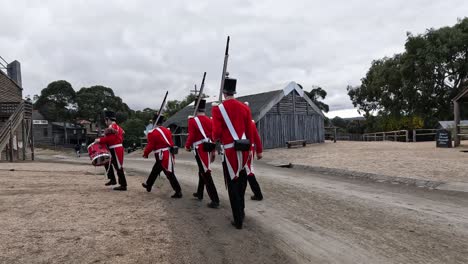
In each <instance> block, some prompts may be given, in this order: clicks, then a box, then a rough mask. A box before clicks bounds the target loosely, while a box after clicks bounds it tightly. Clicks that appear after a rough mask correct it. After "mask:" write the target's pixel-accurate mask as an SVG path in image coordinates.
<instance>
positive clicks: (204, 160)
mask: <svg viewBox="0 0 468 264" xmlns="http://www.w3.org/2000/svg"><path fill="white" fill-rule="evenodd" d="M205 105H206V101H205V100H203V99H202V100H200V103H199V106H198V109H197V116H196V117H193V116H189V119H188V134H189V135H188V138H187V142H186V143H185V149H186V150H187V151H193V153H194V154H195V160H196V161H197V164H198V189H197V192H196V193H194V194H193V196H194V197H196V198H198V199H199V200H202V199H203V189H204V186H206V192H207V193H208V196H209V197H210V199H211V202H210V203H209V204H208V207H210V208H218V207H219V197H218V192H217V191H216V186H215V184H214V182H213V178H212V177H211V168H210V165H211V159H212V155H215V153H214V150H215V149H214V146H215V145H214V144H213V143H212V139H211V137H212V133H211V118H209V117H208V116H206V115H205Z"/></svg>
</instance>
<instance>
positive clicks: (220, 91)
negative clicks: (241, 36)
mask: <svg viewBox="0 0 468 264" xmlns="http://www.w3.org/2000/svg"><path fill="white" fill-rule="evenodd" d="M229 40H230V37H229V36H228V37H227V42H226V51H225V52H224V64H223V74H222V75H221V88H220V90H219V98H218V101H219V103H221V102H222V101H223V87H224V80H225V79H226V70H227V63H228V58H229Z"/></svg>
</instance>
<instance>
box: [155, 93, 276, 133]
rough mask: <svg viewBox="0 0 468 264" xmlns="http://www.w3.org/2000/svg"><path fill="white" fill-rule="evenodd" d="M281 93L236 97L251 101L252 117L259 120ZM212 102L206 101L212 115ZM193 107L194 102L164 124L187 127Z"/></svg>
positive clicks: (207, 111)
mask: <svg viewBox="0 0 468 264" xmlns="http://www.w3.org/2000/svg"><path fill="white" fill-rule="evenodd" d="M281 93H283V90H276V91H270V92H265V93H259V94H252V95H246V96H241V97H237V98H236V99H237V100H239V101H241V102H248V103H249V107H250V109H251V111H252V117H253V119H254V120H256V121H257V118H258V115H259V114H260V111H261V110H262V109H263V108H264V107H266V105H267V104H268V103H269V102H271V101H272V100H273V99H274V98H275V97H277V96H279V95H280V94H281ZM211 104H212V103H209V102H207V103H206V114H207V115H209V116H211ZM193 107H194V106H193V104H192V105H188V106H186V107H185V108H184V109H182V110H180V111H179V112H177V113H175V114H174V115H173V116H171V117H170V118H169V119H168V120H167V121H166V122H164V126H170V125H176V126H178V127H187V118H188V116H189V115H193V110H194V109H193Z"/></svg>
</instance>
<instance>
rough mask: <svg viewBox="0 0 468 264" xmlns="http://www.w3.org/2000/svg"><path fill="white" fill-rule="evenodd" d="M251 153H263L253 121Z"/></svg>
mask: <svg viewBox="0 0 468 264" xmlns="http://www.w3.org/2000/svg"><path fill="white" fill-rule="evenodd" d="M252 139H253V142H252V151H253V152H254V153H257V154H258V153H262V152H263V145H262V140H261V139H260V134H258V130H257V126H256V125H255V121H254V120H252Z"/></svg>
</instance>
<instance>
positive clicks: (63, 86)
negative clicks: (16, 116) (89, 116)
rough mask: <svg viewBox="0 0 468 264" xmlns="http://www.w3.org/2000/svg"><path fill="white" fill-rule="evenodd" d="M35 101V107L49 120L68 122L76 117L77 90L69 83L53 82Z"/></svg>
mask: <svg viewBox="0 0 468 264" xmlns="http://www.w3.org/2000/svg"><path fill="white" fill-rule="evenodd" d="M35 99H36V102H35V104H34V107H35V108H36V109H38V110H39V111H40V112H41V113H42V114H43V115H44V117H45V118H47V119H48V120H52V121H67V120H71V119H72V118H74V116H75V115H76V111H77V104H76V94H75V90H73V87H72V86H71V84H70V83H69V82H67V81H63V80H60V81H55V82H51V83H50V84H49V85H47V87H46V88H44V89H42V91H41V95H39V96H38V97H36V98H35Z"/></svg>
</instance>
